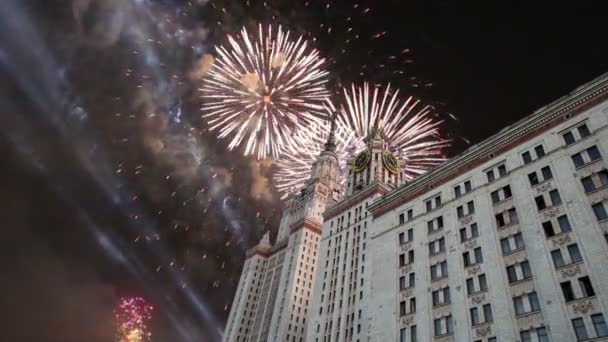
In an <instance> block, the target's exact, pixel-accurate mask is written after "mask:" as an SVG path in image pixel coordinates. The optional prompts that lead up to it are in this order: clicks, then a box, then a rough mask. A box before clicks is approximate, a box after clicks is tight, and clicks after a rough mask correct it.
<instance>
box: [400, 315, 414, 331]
mask: <svg viewBox="0 0 608 342" xmlns="http://www.w3.org/2000/svg"><path fill="white" fill-rule="evenodd" d="M400 321H401V327H402V328H405V327H408V326H410V325H411V324H412V323H414V317H413V316H412V315H408V316H405V317H401V320H400Z"/></svg>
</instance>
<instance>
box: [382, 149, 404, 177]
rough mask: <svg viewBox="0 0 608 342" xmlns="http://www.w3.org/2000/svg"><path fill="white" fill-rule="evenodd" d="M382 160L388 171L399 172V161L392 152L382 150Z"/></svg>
mask: <svg viewBox="0 0 608 342" xmlns="http://www.w3.org/2000/svg"><path fill="white" fill-rule="evenodd" d="M382 162H383V163H384V167H386V169H387V170H388V171H389V172H390V173H399V169H400V168H399V161H397V158H395V156H393V154H392V153H390V152H384V154H382Z"/></svg>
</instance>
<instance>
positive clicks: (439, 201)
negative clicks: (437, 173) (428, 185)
mask: <svg viewBox="0 0 608 342" xmlns="http://www.w3.org/2000/svg"><path fill="white" fill-rule="evenodd" d="M440 206H441V196H437V197H435V207H440Z"/></svg>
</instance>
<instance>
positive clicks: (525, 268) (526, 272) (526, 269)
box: [521, 261, 532, 279]
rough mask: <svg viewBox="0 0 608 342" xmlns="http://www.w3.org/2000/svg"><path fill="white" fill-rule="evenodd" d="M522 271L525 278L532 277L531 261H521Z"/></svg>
mask: <svg viewBox="0 0 608 342" xmlns="http://www.w3.org/2000/svg"><path fill="white" fill-rule="evenodd" d="M521 273H522V274H523V277H524V278H523V279H526V278H530V277H532V269H531V268H530V263H529V262H528V261H524V262H522V263H521Z"/></svg>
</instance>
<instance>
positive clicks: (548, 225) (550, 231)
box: [543, 221, 555, 238]
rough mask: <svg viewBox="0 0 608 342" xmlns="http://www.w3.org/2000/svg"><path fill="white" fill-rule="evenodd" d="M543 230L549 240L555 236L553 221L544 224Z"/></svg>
mask: <svg viewBox="0 0 608 342" xmlns="http://www.w3.org/2000/svg"><path fill="white" fill-rule="evenodd" d="M543 230H544V231H545V236H546V237H548V238H550V237H552V236H554V235H555V230H554V229H553V223H551V221H547V222H543Z"/></svg>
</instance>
